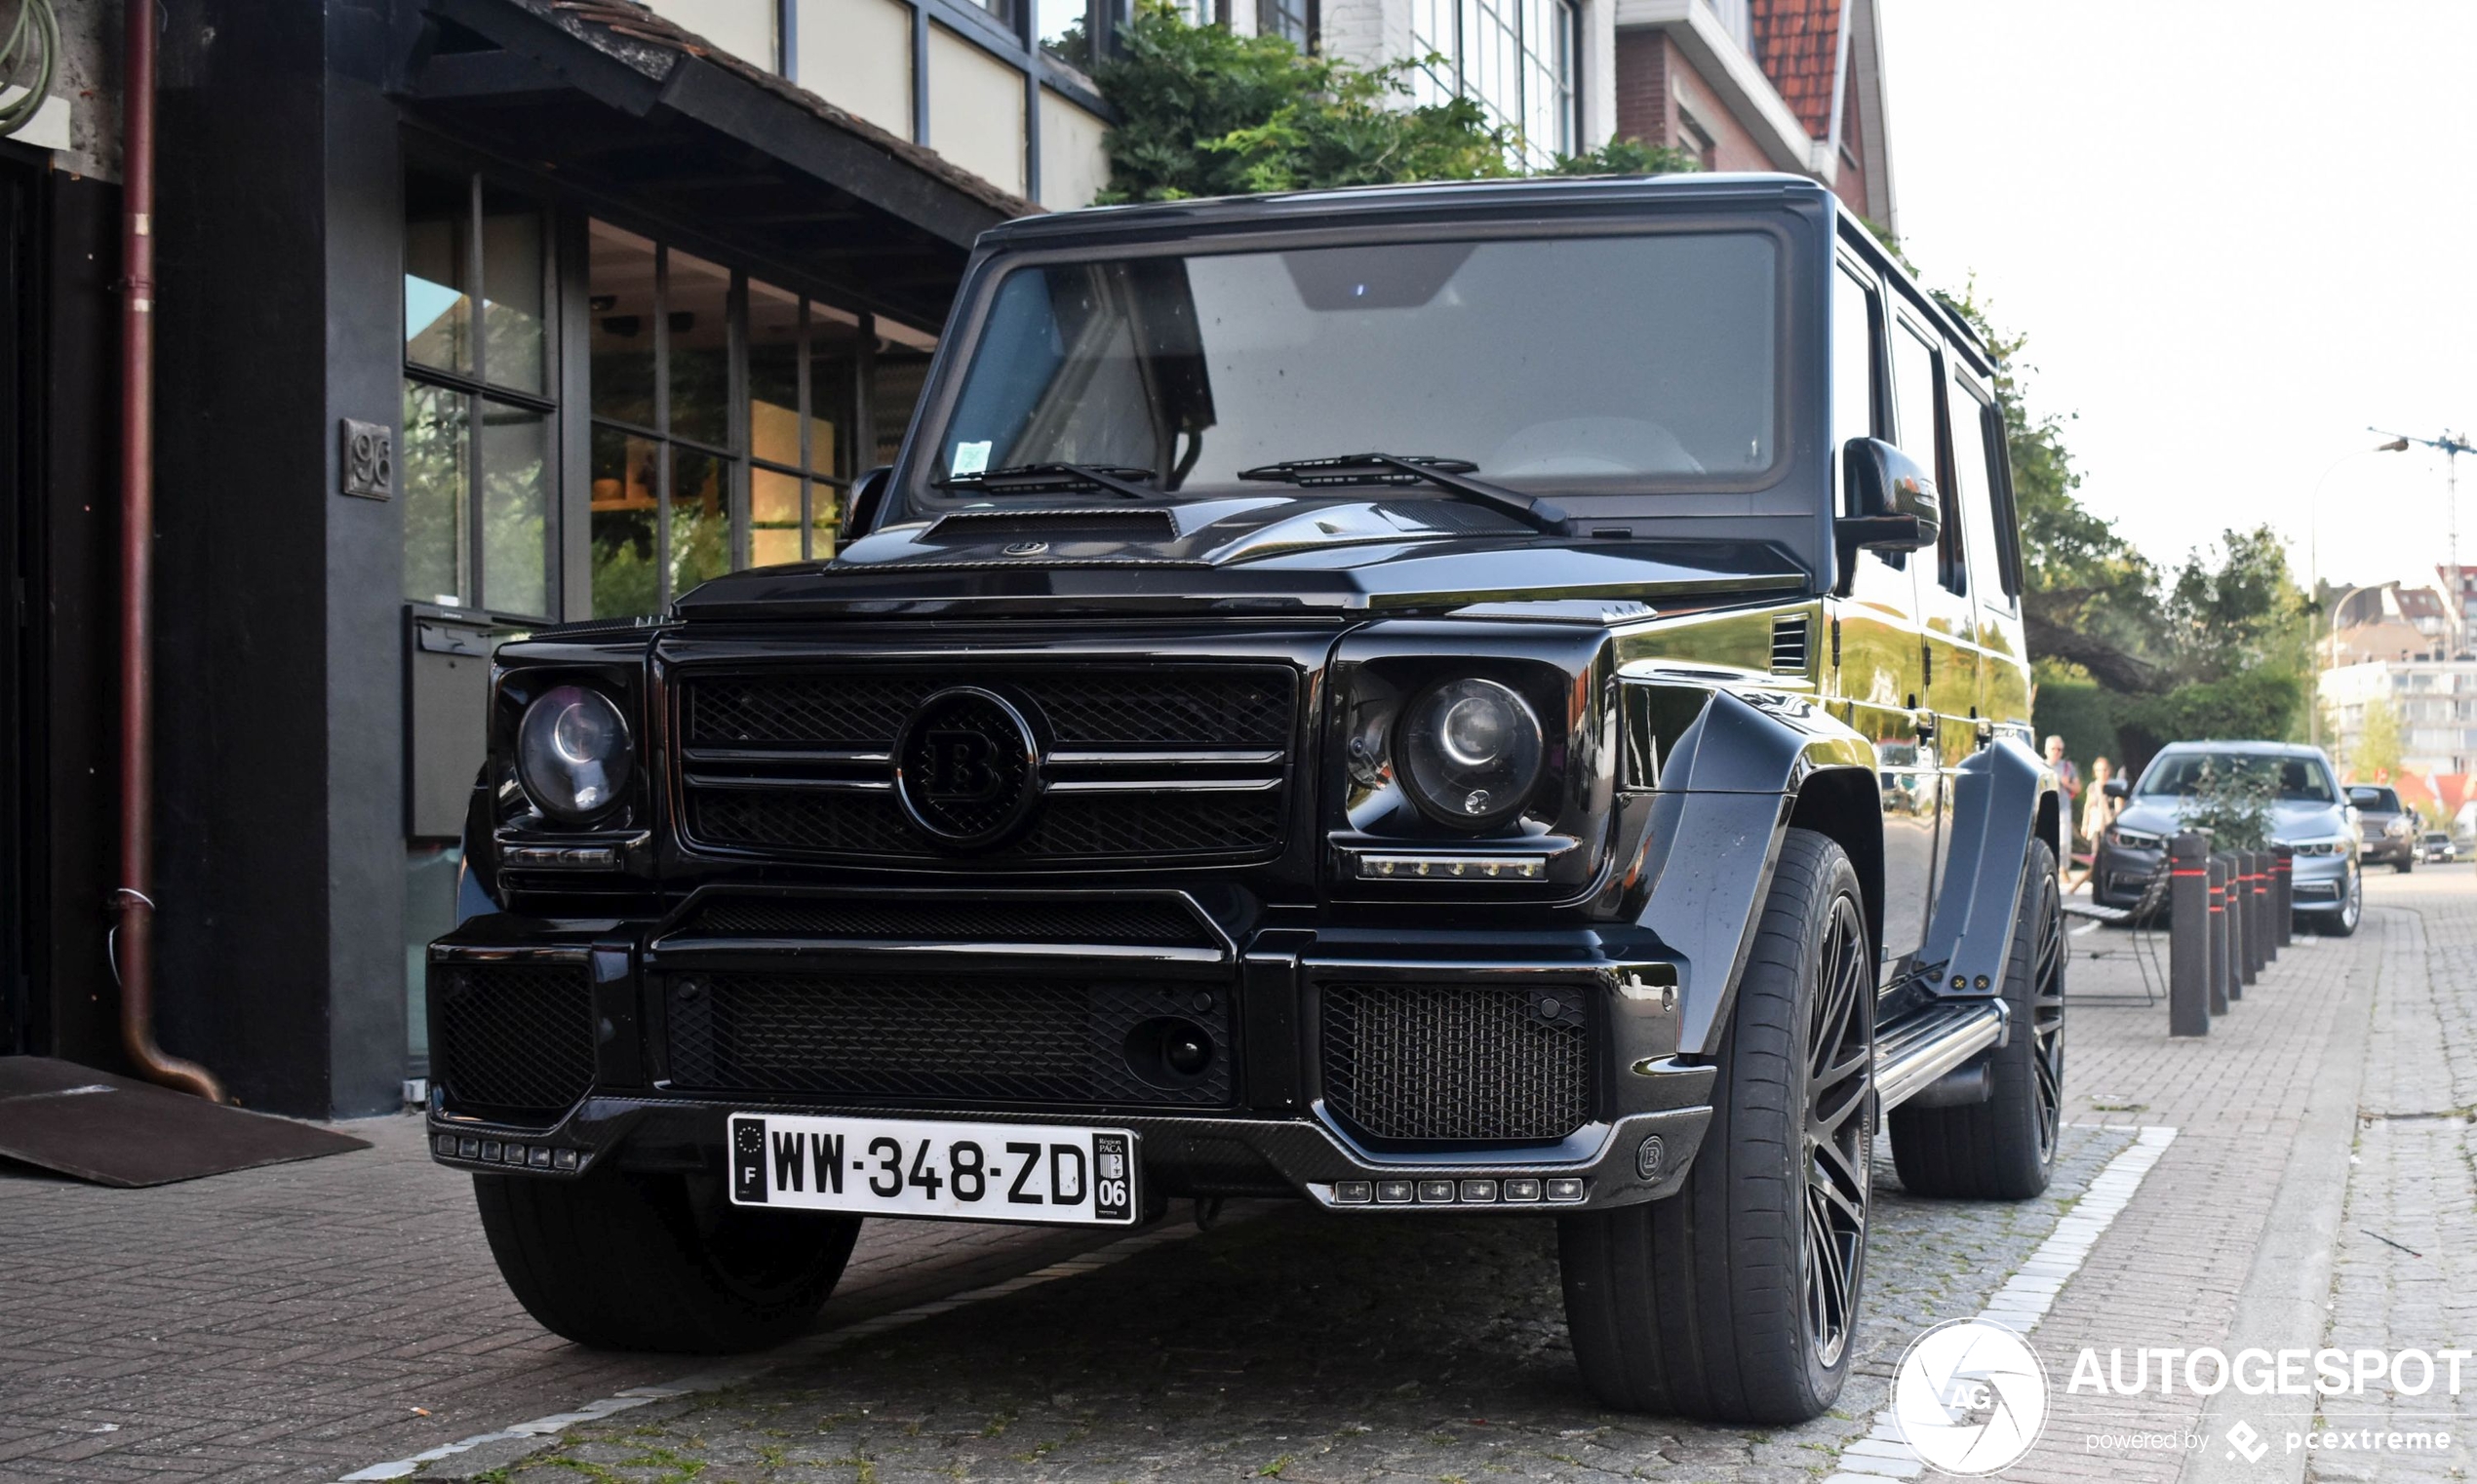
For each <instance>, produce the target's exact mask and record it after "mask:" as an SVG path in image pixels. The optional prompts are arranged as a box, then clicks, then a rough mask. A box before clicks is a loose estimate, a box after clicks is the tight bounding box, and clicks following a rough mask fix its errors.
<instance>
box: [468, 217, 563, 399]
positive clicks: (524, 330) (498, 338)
mask: <svg viewBox="0 0 2477 1484" xmlns="http://www.w3.org/2000/svg"><path fill="white" fill-rule="evenodd" d="M543 240H544V232H543V226H542V209H541V207H540V205H539V204H538V203H535V202H533V201H530V200H528V199H526V198H525V197H523V196H517V195H512V194H510V193H508V192H506V191H500V190H491V189H490V188H488V187H485V188H484V189H483V192H482V332H483V335H484V340H483V344H482V373H483V374H484V375H486V376H488V377H489V378H490V379H491V381H493V382H495V383H497V384H498V385H500V386H512V387H515V388H517V389H519V390H520V391H528V392H539V391H542V390H544V384H543V381H544V374H545V369H546V368H547V366H548V349H547V344H546V339H547V337H546V335H545V333H544V330H543V316H542V270H543V259H542V244H543Z"/></svg>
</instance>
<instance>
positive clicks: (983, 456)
mask: <svg viewBox="0 0 2477 1484" xmlns="http://www.w3.org/2000/svg"><path fill="white" fill-rule="evenodd" d="M988 468H989V440H986V439H984V440H982V441H981V442H979V443H959V444H957V445H956V446H955V463H954V465H953V467H951V468H950V469H948V470H947V473H948V475H949V476H951V477H953V478H956V479H961V478H962V477H963V476H964V475H966V474H979V473H982V472H984V471H986V470H987V469H988Z"/></svg>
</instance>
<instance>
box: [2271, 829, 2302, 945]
mask: <svg viewBox="0 0 2477 1484" xmlns="http://www.w3.org/2000/svg"><path fill="white" fill-rule="evenodd" d="M2270 940H2271V941H2272V942H2273V943H2276V944H2278V945H2279V946H2280V947H2281V948H2286V947H2287V946H2288V945H2289V944H2291V943H2294V942H2296V941H2297V852H2296V851H2295V850H2292V849H2290V848H2289V847H2288V846H2286V845H2273V846H2271V847H2270Z"/></svg>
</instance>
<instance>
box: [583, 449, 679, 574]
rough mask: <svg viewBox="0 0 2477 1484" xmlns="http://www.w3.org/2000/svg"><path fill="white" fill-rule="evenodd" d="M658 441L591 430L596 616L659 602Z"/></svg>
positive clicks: (659, 454) (591, 510)
mask: <svg viewBox="0 0 2477 1484" xmlns="http://www.w3.org/2000/svg"><path fill="white" fill-rule="evenodd" d="M661 449H662V446H661V445H660V444H657V443H655V442H654V441H653V440H652V439H650V438H637V437H634V436H632V435H630V434H628V433H624V432H622V431H620V430H619V429H617V428H606V427H597V428H595V429H594V471H593V500H592V503H591V505H590V506H589V507H588V510H589V513H590V518H591V521H592V534H591V539H592V542H593V553H594V578H593V581H594V591H593V599H594V616H595V617H596V618H625V617H629V616H632V615H634V614H638V613H650V612H653V611H654V610H655V609H656V608H657V607H659V606H660V605H661V603H662V594H661V583H660V580H659V577H660V573H661V570H662V568H661V565H660V563H659V562H657V561H656V559H655V552H654V546H653V512H654V505H655V501H654V488H655V486H654V469H655V465H654V460H655V459H656V458H658V457H660V456H661Z"/></svg>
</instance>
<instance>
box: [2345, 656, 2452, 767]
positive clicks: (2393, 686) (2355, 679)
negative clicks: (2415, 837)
mask: <svg viewBox="0 0 2477 1484" xmlns="http://www.w3.org/2000/svg"><path fill="white" fill-rule="evenodd" d="M2319 684H2320V690H2321V696H2322V703H2323V707H2324V710H2325V714H2326V715H2327V716H2329V717H2330V718H2331V722H2332V725H2333V728H2334V735H2333V738H2332V742H2333V746H2332V751H2333V753H2334V754H2335V755H2337V756H2338V757H2339V760H2340V761H2341V762H2343V763H2344V762H2354V761H2355V760H2356V758H2357V757H2358V755H2359V753H2358V749H2359V745H2360V744H2361V743H2362V742H2363V741H2364V738H2365V729H2366V715H2367V712H2368V711H2369V710H2370V709H2372V708H2374V707H2376V706H2386V707H2388V708H2389V710H2390V713H2391V717H2392V721H2393V722H2394V724H2395V725H2396V726H2397V729H2398V735H2399V752H2400V767H2401V769H2403V770H2405V771H2408V772H2412V773H2418V774H2423V775H2456V774H2462V773H2466V772H2469V771H2470V770H2471V765H2472V763H2477V660H2466V659H2442V658H2433V659H2369V660H2364V661H2360V662H2358V663H2355V664H2342V665H2339V666H2338V667H2337V668H2334V669H2329V670H2325V671H2323V672H2322V674H2321V677H2320V681H2319Z"/></svg>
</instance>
